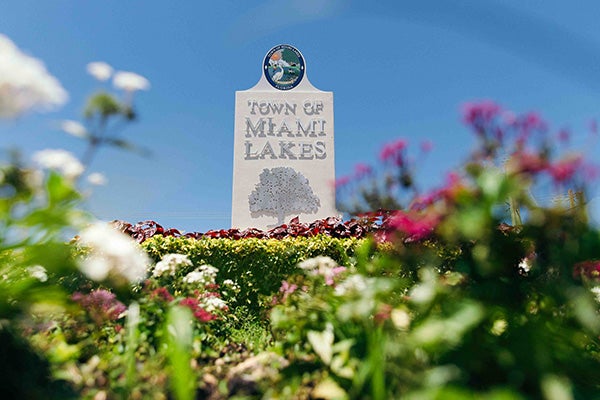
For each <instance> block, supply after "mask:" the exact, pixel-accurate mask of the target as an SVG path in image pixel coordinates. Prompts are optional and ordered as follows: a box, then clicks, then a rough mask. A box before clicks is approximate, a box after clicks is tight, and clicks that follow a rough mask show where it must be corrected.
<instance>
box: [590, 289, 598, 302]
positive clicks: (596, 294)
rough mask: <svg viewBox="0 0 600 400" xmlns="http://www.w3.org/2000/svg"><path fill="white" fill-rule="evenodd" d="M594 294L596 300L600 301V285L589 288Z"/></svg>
mask: <svg viewBox="0 0 600 400" xmlns="http://www.w3.org/2000/svg"><path fill="white" fill-rule="evenodd" d="M590 290H591V291H592V293H593V294H594V296H596V301H597V302H598V303H600V286H594V287H593V288H591V289H590Z"/></svg>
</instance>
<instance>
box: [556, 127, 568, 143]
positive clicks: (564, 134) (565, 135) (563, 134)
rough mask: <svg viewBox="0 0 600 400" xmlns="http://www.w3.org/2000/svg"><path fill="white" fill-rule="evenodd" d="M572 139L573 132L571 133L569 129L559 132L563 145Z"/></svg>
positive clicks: (559, 138)
mask: <svg viewBox="0 0 600 400" xmlns="http://www.w3.org/2000/svg"><path fill="white" fill-rule="evenodd" d="M570 138H571V132H569V130H568V129H561V130H560V131H559V132H558V140H559V141H560V142H561V143H567V142H568V141H569V139H570Z"/></svg>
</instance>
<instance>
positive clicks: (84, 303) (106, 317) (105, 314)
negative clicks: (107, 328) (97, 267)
mask: <svg viewBox="0 0 600 400" xmlns="http://www.w3.org/2000/svg"><path fill="white" fill-rule="evenodd" d="M71 299H72V300H73V301H75V302H76V303H78V304H79V305H80V306H81V307H83V308H84V309H85V310H86V311H87V313H88V315H89V316H90V318H91V319H92V320H93V321H94V322H95V323H96V324H98V325H102V324H103V323H104V322H105V321H116V320H117V319H119V318H120V317H121V316H122V314H123V313H124V312H125V310H127V307H125V305H124V304H123V303H121V302H120V301H119V300H117V296H115V294H114V293H111V292H109V291H108V290H104V289H97V290H93V291H91V292H90V293H89V294H83V293H80V292H75V293H73V295H72V296H71Z"/></svg>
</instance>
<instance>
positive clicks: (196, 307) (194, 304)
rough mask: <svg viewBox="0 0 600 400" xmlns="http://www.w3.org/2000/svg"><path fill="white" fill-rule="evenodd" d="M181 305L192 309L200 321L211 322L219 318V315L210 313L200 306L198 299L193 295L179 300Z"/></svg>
mask: <svg viewBox="0 0 600 400" xmlns="http://www.w3.org/2000/svg"><path fill="white" fill-rule="evenodd" d="M179 305H181V306H184V307H187V308H189V309H190V310H192V313H193V314H194V317H195V318H196V319H197V320H198V321H200V322H209V321H213V320H215V319H217V316H216V315H214V314H211V313H209V312H208V311H206V310H205V309H203V308H202V307H201V306H200V303H199V301H198V299H195V298H193V297H186V298H185V299H182V300H181V301H180V302H179Z"/></svg>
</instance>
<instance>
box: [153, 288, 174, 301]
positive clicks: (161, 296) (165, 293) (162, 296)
mask: <svg viewBox="0 0 600 400" xmlns="http://www.w3.org/2000/svg"><path fill="white" fill-rule="evenodd" d="M150 298H151V299H153V300H154V299H158V300H162V301H166V302H171V301H173V296H171V293H169V290H168V289H167V288H166V287H159V288H157V289H154V290H153V291H152V292H151V293H150Z"/></svg>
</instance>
